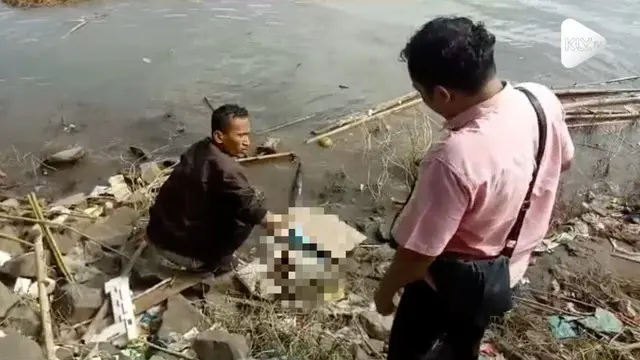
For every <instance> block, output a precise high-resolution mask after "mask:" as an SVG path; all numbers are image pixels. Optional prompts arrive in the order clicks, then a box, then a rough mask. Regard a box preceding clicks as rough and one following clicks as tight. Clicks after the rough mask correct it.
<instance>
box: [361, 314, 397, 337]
mask: <svg viewBox="0 0 640 360" xmlns="http://www.w3.org/2000/svg"><path fill="white" fill-rule="evenodd" d="M358 319H359V320H360V322H361V323H362V326H363V327H364V330H365V331H366V333H367V335H369V336H370V337H371V338H373V339H377V340H386V339H387V338H388V337H389V334H391V326H392V325H393V316H382V315H380V314H378V313H377V312H375V311H363V312H361V313H360V314H358Z"/></svg>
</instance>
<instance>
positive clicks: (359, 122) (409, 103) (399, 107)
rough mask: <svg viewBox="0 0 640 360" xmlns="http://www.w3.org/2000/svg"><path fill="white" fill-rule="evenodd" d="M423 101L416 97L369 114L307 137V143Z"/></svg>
mask: <svg viewBox="0 0 640 360" xmlns="http://www.w3.org/2000/svg"><path fill="white" fill-rule="evenodd" d="M421 102H422V99H414V100H411V101H407V102H405V103H404V104H402V105H400V106H397V107H393V108H390V109H387V110H384V111H381V112H378V113H376V114H374V115H371V116H367V117H364V118H362V119H360V120H357V121H354V122H351V123H348V124H345V125H344V126H342V127H339V128H337V129H333V130H331V131H329V132H326V133H324V134H320V135H317V136H314V137H312V138H310V139H307V140H306V141H305V144H311V143H312V142H316V141H318V140H320V139H322V138H324V137H327V136H331V135H335V134H338V133H341V132H343V131H346V130H349V129H352V128H354V127H356V126H358V125H362V124H364V123H366V122H369V121H371V120H375V119H378V118H381V117H383V116H386V115H389V114H391V113H393V112H396V111H400V110H403V109H406V108H409V107H411V106H415V105H417V104H419V103H421Z"/></svg>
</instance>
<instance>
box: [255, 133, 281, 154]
mask: <svg viewBox="0 0 640 360" xmlns="http://www.w3.org/2000/svg"><path fill="white" fill-rule="evenodd" d="M278 145H280V139H278V138H271V137H270V138H267V140H265V141H264V142H263V143H262V145H260V146H258V148H257V149H256V151H257V153H258V155H268V154H275V153H276V152H278Z"/></svg>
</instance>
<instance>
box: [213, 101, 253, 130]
mask: <svg viewBox="0 0 640 360" xmlns="http://www.w3.org/2000/svg"><path fill="white" fill-rule="evenodd" d="M248 116H249V111H248V110H247V109H246V108H243V107H242V106H239V105H236V104H224V105H222V106H220V107H218V108H217V109H215V110H213V114H211V133H213V132H214V131H222V132H225V131H226V130H227V128H228V127H229V124H230V123H231V120H233V119H234V118H246V117H248Z"/></svg>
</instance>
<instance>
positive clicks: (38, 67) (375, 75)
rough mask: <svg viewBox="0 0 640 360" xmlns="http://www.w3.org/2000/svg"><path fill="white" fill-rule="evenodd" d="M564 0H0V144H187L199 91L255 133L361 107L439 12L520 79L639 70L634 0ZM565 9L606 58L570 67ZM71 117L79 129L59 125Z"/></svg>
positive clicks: (195, 130)
mask: <svg viewBox="0 0 640 360" xmlns="http://www.w3.org/2000/svg"><path fill="white" fill-rule="evenodd" d="M561 3H562V4H561ZM561 3H560V2H558V1H553V0H497V1H488V0H470V1H461V0H454V1H435V0H393V1H392V0H367V1H365V0H342V1H337V0H307V1H292V0H260V1H257V0H191V1H175V0H138V1H135V2H124V1H119V0H109V1H96V2H89V3H84V4H80V5H78V6H75V7H71V8H57V9H36V10H29V11H21V10H15V9H11V8H8V7H5V6H4V5H0V129H1V131H0V144H1V145H2V146H0V150H2V151H5V150H7V149H13V148H14V147H15V149H17V150H18V151H19V152H26V151H34V150H38V149H41V148H42V146H43V144H46V143H47V142H54V143H55V142H57V143H65V144H68V143H72V142H73V143H78V144H80V145H84V146H86V147H90V148H92V149H94V150H95V149H101V150H105V151H106V152H108V149H109V148H110V147H114V146H118V144H131V143H137V144H149V146H150V147H153V146H155V145H156V144H163V143H166V142H167V140H168V139H170V138H173V136H174V135H175V134H176V129H178V128H179V129H186V131H185V134H183V136H182V139H184V142H185V143H188V142H189V141H191V140H192V139H194V138H197V137H200V136H201V134H203V133H206V131H207V129H208V121H207V115H208V113H209V111H208V109H207V108H206V107H205V106H204V105H203V104H202V97H203V96H205V95H206V96H208V97H209V98H211V99H212V101H213V102H214V103H216V104H220V103H223V102H230V101H233V102H239V103H242V104H244V105H245V106H247V107H248V108H249V109H250V110H251V111H252V112H253V114H254V116H255V122H254V127H255V129H256V130H260V129H264V128H267V127H270V126H273V125H276V124H278V123H282V122H286V121H289V120H292V119H294V118H297V117H300V116H304V115H307V114H312V113H319V114H321V115H328V114H337V113H342V112H345V111H348V110H350V109H356V108H362V107H364V106H366V105H368V104H373V103H376V102H379V101H383V100H386V99H388V98H391V97H395V96H399V95H401V94H403V93H405V92H407V91H409V90H410V85H409V81H408V80H407V76H406V73H405V68H404V64H402V63H400V62H399V61H398V60H397V59H398V54H399V51H400V50H401V48H402V47H403V45H404V42H405V41H406V39H407V38H408V37H409V36H410V35H411V34H412V32H413V31H414V30H415V29H416V27H417V26H419V25H420V24H422V23H423V22H425V21H426V20H428V19H429V18H431V17H433V16H436V15H446V14H461V15H467V16H471V17H473V18H474V19H480V20H483V21H485V22H486V23H487V25H488V26H489V28H490V29H491V30H492V31H494V32H495V34H496V35H497V36H498V40H499V44H498V48H497V60H498V63H499V69H500V71H501V72H502V74H503V76H505V77H508V78H511V79H514V80H533V81H539V82H543V83H546V84H550V85H563V84H564V85H567V84H571V83H573V82H576V81H597V80H605V79H609V78H613V77H621V76H628V75H634V74H636V73H638V72H639V69H640V65H639V63H638V62H637V55H638V52H637V51H638V50H637V44H639V43H640V20H638V19H637V16H636V14H637V13H638V12H639V11H638V10H640V3H638V2H637V1H635V0H617V1H615V2H604V1H599V0H585V1H577V0H566V1H562V2H561ZM568 17H570V18H574V19H576V20H578V21H580V22H582V23H584V24H585V25H587V26H589V27H591V28H592V29H593V30H595V31H597V32H599V33H601V34H602V35H603V36H604V37H605V38H606V39H607V42H608V43H607V49H606V52H605V53H604V54H601V55H598V56H597V57H595V58H593V59H591V60H589V61H587V62H586V63H584V64H582V65H581V66H579V67H577V68H575V69H571V70H567V69H565V68H563V67H562V65H561V63H560V24H561V22H562V21H563V20H564V19H565V18H568ZM83 19H84V20H83ZM82 21H86V24H85V25H84V26H82V27H81V28H79V29H78V30H77V31H75V32H73V33H69V31H70V30H71V29H72V28H74V27H75V26H76V25H78V24H80V23H81V22H82ZM166 112H170V113H171V114H174V115H176V116H172V117H165V116H163V114H165V113H166ZM321 117H322V116H318V119H320V118H321ZM318 121H319V120H317V121H316V122H318ZM63 123H64V124H74V125H75V130H76V131H75V132H72V133H67V132H65V131H64V126H62V125H61V124H63ZM311 123H313V121H312V122H311ZM305 126H306V125H305Z"/></svg>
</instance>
